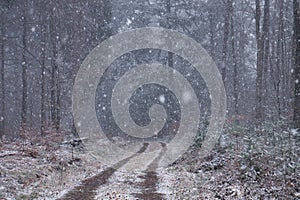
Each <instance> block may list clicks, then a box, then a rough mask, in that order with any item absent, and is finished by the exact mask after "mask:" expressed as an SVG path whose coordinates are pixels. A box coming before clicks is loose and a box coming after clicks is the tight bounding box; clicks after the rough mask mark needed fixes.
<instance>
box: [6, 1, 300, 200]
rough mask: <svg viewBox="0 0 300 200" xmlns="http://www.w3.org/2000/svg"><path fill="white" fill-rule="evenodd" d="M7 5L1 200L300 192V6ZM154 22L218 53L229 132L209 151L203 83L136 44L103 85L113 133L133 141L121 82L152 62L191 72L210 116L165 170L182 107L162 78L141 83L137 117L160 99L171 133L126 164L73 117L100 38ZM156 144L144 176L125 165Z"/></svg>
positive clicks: (289, 195) (183, 63)
mask: <svg viewBox="0 0 300 200" xmlns="http://www.w3.org/2000/svg"><path fill="white" fill-rule="evenodd" d="M0 12H1V13H0V15H1V20H0V35H1V36H0V61H1V62H0V87H1V88H0V199H299V198H300V181H299V180H300V1H299V0H142V1H139V0H130V1H127V0H87V1H67V0H60V1H46V0H0ZM144 27H162V28H165V29H171V30H175V31H177V32H180V33H182V34H185V35H187V36H188V37H190V38H192V39H193V40H195V41H196V42H198V43H199V44H201V45H202V47H203V48H204V49H205V50H206V51H207V52H208V54H209V56H210V57H211V59H212V60H213V61H214V63H215V64H216V66H217V68H218V69H219V72H220V74H221V79H222V81H223V83H224V87H225V91H226V98H227V101H226V102H227V104H226V107H227V108H226V118H225V123H224V127H223V130H222V132H221V135H220V137H219V138H217V142H216V144H215V145H214V148H213V149H212V150H211V151H210V152H209V153H208V154H206V155H205V156H200V154H201V153H200V152H201V147H203V142H204V141H205V137H206V136H207V135H206V131H207V129H208V128H207V127H208V126H209V122H211V121H210V119H211V118H210V117H211V114H212V108H211V106H212V105H214V104H213V102H212V98H211V94H210V90H209V89H208V86H207V85H206V81H203V77H201V74H199V73H198V72H197V70H195V68H194V67H193V63H190V62H189V60H186V59H184V58H182V57H181V56H180V55H177V54H175V53H173V52H170V51H166V50H162V49H156V48H146V49H138V50H134V51H130V52H128V53H125V54H123V55H122V56H120V57H118V58H117V59H116V60H115V61H114V62H113V63H111V65H110V66H109V67H108V68H107V70H105V72H104V73H103V76H102V77H99V82H98V83H97V86H96V90H95V98H94V102H95V105H93V107H94V108H95V110H96V115H97V120H98V122H99V123H100V126H101V128H102V130H103V132H105V134H106V136H107V138H109V140H111V141H113V142H116V141H115V140H118V141H117V142H116V145H121V146H122V145H123V146H124V144H125V145H126V142H125V143H124V141H123V139H124V137H125V136H124V137H123V135H125V134H129V135H130V133H125V134H124V133H123V132H122V130H123V129H122V128H119V127H118V123H117V122H115V120H114V113H113V112H112V110H111V107H112V105H113V101H112V100H111V98H112V97H113V91H114V87H115V85H116V84H117V82H118V81H120V80H121V77H122V76H123V75H124V74H125V73H126V72H127V71H130V70H131V69H133V68H135V67H136V66H139V65H143V64H150V63H161V64H163V65H168V66H169V67H170V68H172V69H173V70H174V71H176V73H177V72H178V73H180V74H182V75H183V77H184V78H185V79H186V80H187V81H188V82H189V83H190V85H191V86H192V88H193V90H194V91H195V96H196V97H197V102H198V103H199V111H200V112H201V116H200V120H199V121H200V122H199V125H198V128H197V134H196V136H195V137H194V138H193V142H192V143H191V145H190V146H189V148H188V150H187V151H186V152H185V153H184V154H183V155H182V156H180V158H179V159H178V160H176V161H175V162H172V163H170V164H169V165H168V166H166V167H163V168H159V167H157V166H159V164H157V163H158V162H159V159H160V158H161V156H162V155H161V154H163V153H164V151H165V149H166V148H169V147H168V145H167V147H166V146H165V145H166V144H165V143H168V142H169V141H170V140H172V138H173V137H174V135H176V134H178V131H179V130H180V128H179V127H180V126H181V119H182V118H183V117H182V115H181V114H182V113H183V111H182V110H181V108H180V104H181V102H180V100H178V97H176V93H173V92H172V91H171V90H170V89H168V88H166V87H165V86H161V85H158V84H152V85H151V84H145V85H143V86H140V87H139V88H138V89H137V90H136V91H135V92H134V93H133V94H132V96H131V97H130V100H129V102H130V106H129V113H130V116H131V118H132V119H133V121H134V122H135V123H136V124H137V125H138V126H140V127H144V126H146V125H148V124H149V123H150V121H151V117H152V116H151V112H150V111H149V110H150V107H151V106H153V105H154V104H159V105H160V106H163V108H164V109H165V114H166V115H167V117H166V119H165V123H164V124H163V128H162V129H161V131H160V132H158V133H155V136H154V137H153V138H154V139H153V140H152V139H149V141H147V142H149V144H148V143H141V144H140V145H141V146H136V147H138V148H137V150H136V152H134V154H132V155H128V159H127V158H126V159H125V158H124V160H121V159H119V161H120V163H117V164H116V165H114V166H113V167H111V166H107V165H106V164H107V163H104V162H102V161H101V158H100V160H99V159H96V158H95V156H94V155H93V154H91V153H90V151H88V150H87V149H86V145H85V141H84V140H89V138H83V137H82V134H81V132H80V128H81V127H80V126H81V124H79V123H76V120H75V119H74V118H75V117H74V113H73V112H72V108H73V109H74V104H73V102H72V99H74V98H73V96H72V95H73V89H74V88H73V86H74V84H75V80H76V76H77V73H78V71H79V69H80V67H81V66H82V63H83V61H84V59H85V58H86V57H87V56H88V55H89V53H91V52H92V50H93V49H94V48H95V47H97V45H99V44H101V43H102V42H103V41H105V40H107V39H108V38H110V37H111V36H113V35H116V34H120V33H123V32H125V31H130V30H134V29H137V28H144ZM125 43H126V41H125ZM145 75H147V73H146V72H145ZM172 78H173V79H174V80H173V79H172ZM166 79H168V80H171V81H174V84H175V82H176V80H175V78H174V77H173V76H171V77H166ZM123 86H124V87H126V85H123ZM179 87H181V86H179ZM182 88H184V87H183V86H182ZM183 92H184V91H183ZM182 95H183V96H184V97H183V99H186V98H187V99H189V98H190V96H189V95H188V96H186V95H185V94H182ZM149 112H150V114H149ZM123 114H124V113H117V115H123ZM149 115H150V116H149ZM191 116H192V114H191ZM195 121H196V119H195ZM192 122H193V119H191V120H190V123H191V124H192ZM124 126H126V124H125V125H124ZM121 129H122V130H121ZM127 130H128V129H127ZM135 134H137V133H135ZM136 137H137V138H138V136H136V135H133V136H131V135H130V137H125V139H128V138H130V139H132V138H136ZM120 138H121V139H120ZM155 138H156V139H155ZM136 141H141V140H138V139H137V140H136ZM142 141H146V139H143V140H142ZM155 142H156V143H157V144H159V145H158V146H159V147H157V148H160V149H161V152H160V153H159V155H157V157H156V158H154V157H152V158H151V159H152V161H151V162H150V160H148V161H149V162H150V164H149V162H148V161H147V162H146V161H143V160H140V161H137V162H138V163H140V166H141V167H140V168H141V169H144V170H137V171H133V172H130V173H127V172H126V170H124V171H123V170H122V169H123V168H124V166H126V165H129V164H128V163H130V162H131V161H130V160H134V159H136V160H138V159H137V158H138V155H139V154H143V152H147V151H148V150H149V149H151V148H154V147H153V146H155V145H156V143H155ZM117 143H118V144H117ZM119 143H122V144H119ZM154 143H155V144H154ZM151 145H153V146H151ZM155 148H156V147H155ZM111 155H112V156H114V155H115V154H114V153H112V154H111ZM136 157H137V158H136ZM121 161H122V162H121ZM116 166H117V167H116ZM134 166H135V165H134ZM153 166H155V167H154V168H155V170H153V171H152V168H151V170H149V171H147V170H148V169H150V167H153ZM137 168H138V167H137Z"/></svg>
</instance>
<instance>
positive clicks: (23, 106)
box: [21, 0, 28, 128]
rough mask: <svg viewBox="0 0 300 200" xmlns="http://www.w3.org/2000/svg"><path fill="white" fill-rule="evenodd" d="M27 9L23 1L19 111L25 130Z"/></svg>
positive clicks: (26, 0) (26, 4) (26, 3)
mask: <svg viewBox="0 0 300 200" xmlns="http://www.w3.org/2000/svg"><path fill="white" fill-rule="evenodd" d="M27 9H28V0H24V7H23V36H22V48H23V52H22V109H21V128H25V126H26V122H27V106H28V105H27V100H28V98H27V95H28V94H27V92H28V91H27V90H28V89H27V87H28V85H27V57H26V49H27V39H28V38H27V34H28V24H27V23H28V22H27Z"/></svg>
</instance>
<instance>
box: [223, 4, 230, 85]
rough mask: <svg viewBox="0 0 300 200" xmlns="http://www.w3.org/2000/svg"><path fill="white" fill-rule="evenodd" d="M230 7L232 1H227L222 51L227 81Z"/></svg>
mask: <svg viewBox="0 0 300 200" xmlns="http://www.w3.org/2000/svg"><path fill="white" fill-rule="evenodd" d="M230 5H232V0H227V3H226V15H225V23H224V37H223V49H222V70H221V73H222V78H223V81H225V80H226V64H227V52H228V37H229V25H230V7H231V6H230Z"/></svg>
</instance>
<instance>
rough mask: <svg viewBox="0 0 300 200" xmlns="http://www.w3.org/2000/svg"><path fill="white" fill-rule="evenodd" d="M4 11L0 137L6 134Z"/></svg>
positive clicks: (0, 75)
mask: <svg viewBox="0 0 300 200" xmlns="http://www.w3.org/2000/svg"><path fill="white" fill-rule="evenodd" d="M4 38H5V36H4V11H3V9H1V41H0V48H1V71H0V82H1V105H0V107H1V108H0V113H1V114H0V139H1V138H2V136H3V135H4V134H5V82H4V81H5V80H4V73H5V71H4V70H5V66H4V59H5V55H4V42H5V39H4Z"/></svg>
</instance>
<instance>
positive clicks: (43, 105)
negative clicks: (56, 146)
mask: <svg viewBox="0 0 300 200" xmlns="http://www.w3.org/2000/svg"><path fill="white" fill-rule="evenodd" d="M42 5H43V4H42ZM42 8H43V6H41V9H42ZM40 15H41V16H40V21H41V79H42V80H41V134H42V135H44V134H45V127H46V124H47V118H46V102H45V100H46V93H45V85H46V80H45V79H46V77H45V73H46V72H45V60H46V29H47V25H46V23H45V22H46V19H45V18H46V17H45V14H44V13H43V12H41V14H40Z"/></svg>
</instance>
